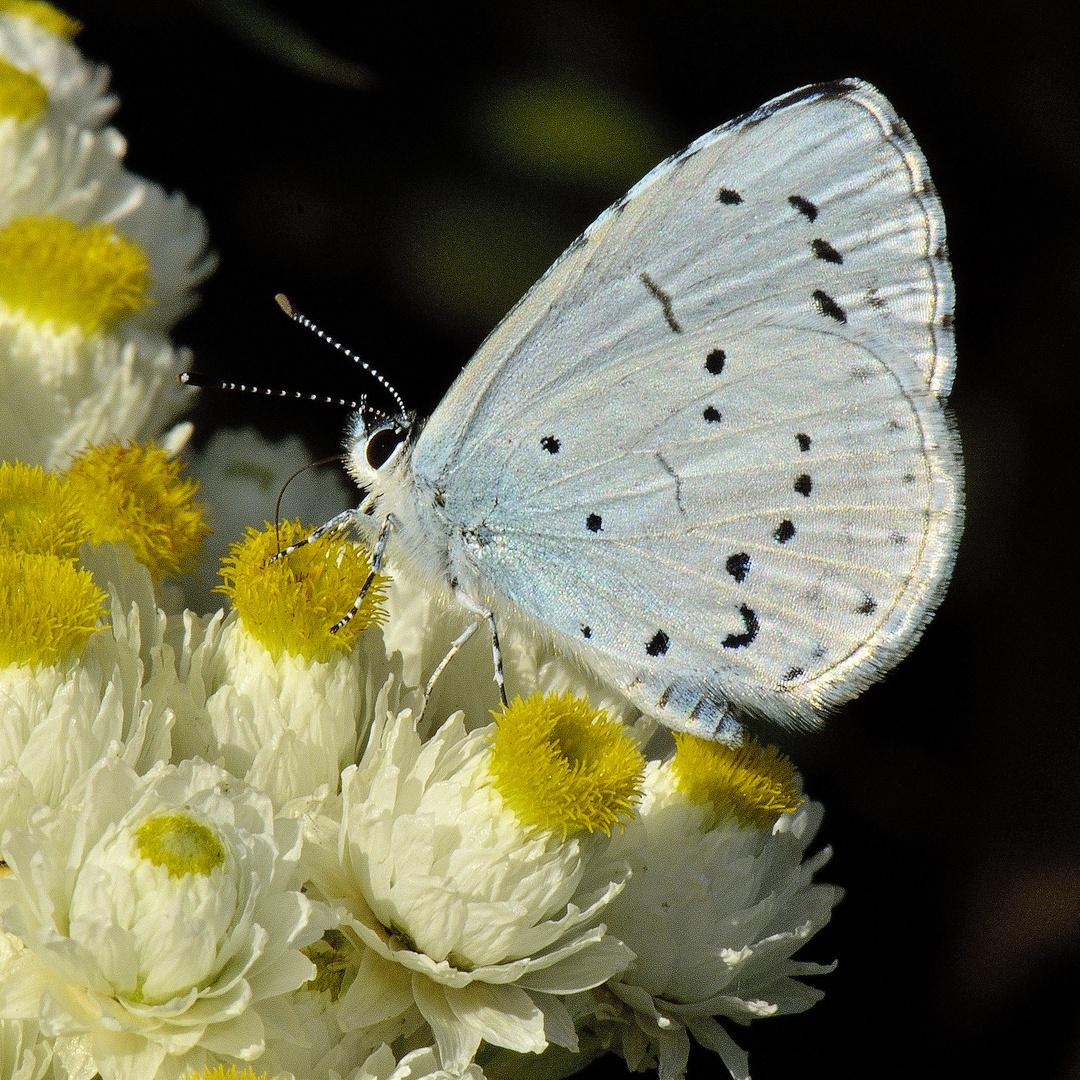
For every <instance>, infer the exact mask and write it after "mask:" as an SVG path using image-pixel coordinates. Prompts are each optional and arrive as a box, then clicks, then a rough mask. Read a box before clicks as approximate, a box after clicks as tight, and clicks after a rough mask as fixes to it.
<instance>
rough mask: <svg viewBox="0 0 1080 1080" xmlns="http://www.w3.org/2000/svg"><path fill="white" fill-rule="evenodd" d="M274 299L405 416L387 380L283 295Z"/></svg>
mask: <svg viewBox="0 0 1080 1080" xmlns="http://www.w3.org/2000/svg"><path fill="white" fill-rule="evenodd" d="M274 299H275V300H276V301H277V305H278V307H279V308H281V310H282V311H284V312H285V314H286V315H288V316H289V318H290V319H292V321H293V322H295V323H299V324H300V325H301V326H302V327H303V328H304V329H305V330H310V331H311V332H312V333H313V334H314V335H315V336H316V337H317V338H321V339H322V340H323V341H325V342H326V344H327V345H330V346H332V347H333V348H335V349H337V351H338V352H339V353H341V354H342V355H343V356H347V357H348V358H349V359H350V360H351V361H352V362H353V363H354V364H359V365H360V366H361V367H362V368H363V369H364V370H365V371H366V372H367V373H368V374H369V375H370V376H371V377H372V378H373V379H374V380H375V381H376V382H377V383H378V384H379V385H380V386H381V387H382V388H383V389H384V390H386V392H387V393H388V394H389V395H390V396H391V397H392V398H393V399H394V401H395V402H396V403H397V407H398V414H399V415H400V416H405V415H406V414H407V412H408V410H407V409H406V408H405V402H404V401H402V400H401V395H400V394H399V393H398V392H397V391H396V390H395V389H394V387H393V386H392V385H391V383H390V381H389V380H388V379H386V378H385V377H384V376H383V375H381V374H380V373H379V372H378V371H376V370H375V368H373V367H372V366H371V365H370V364H369V363H368V362H367V361H366V360H361V359H360V357H359V356H357V355H356V353H354V352H353V351H352V350H351V349H348V348H346V347H345V346H344V345H342V344H341V342H340V341H337V340H335V339H334V338H332V337H331V336H330V335H329V334H328V333H326V331H325V330H323V329H322V328H321V327H319V326H316V324H315V323H313V322H312V321H311V320H310V319H309V318H308V317H307V316H306V315H304V314H302V313H301V312H299V311H297V310H296V309H295V308H294V307H293V306H292V304H291V303H290V302H289V298H288V297H287V296H286V295H285V294H284V293H278V294H277V295H276V296H275V297H274Z"/></svg>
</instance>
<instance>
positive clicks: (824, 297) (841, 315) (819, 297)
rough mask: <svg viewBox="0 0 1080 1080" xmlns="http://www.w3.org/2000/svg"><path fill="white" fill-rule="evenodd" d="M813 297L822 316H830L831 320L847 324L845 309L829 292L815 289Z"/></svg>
mask: <svg viewBox="0 0 1080 1080" xmlns="http://www.w3.org/2000/svg"><path fill="white" fill-rule="evenodd" d="M811 295H812V296H813V298H814V301H815V302H816V303H817V306H818V310H819V311H820V312H821V314H822V315H828V316H829V318H830V319H835V320H836V321H837V322H842V323H846V322H847V314H846V313H845V311H844V309H843V308H842V307H841V306H840V305H839V304H838V303H837V302H836V301H835V300H834V299H833V298H832V297H831V296H830V295H829V294H828V293H827V292H824V291H823V290H821V289H815V290H814V291H813V293H812V294H811Z"/></svg>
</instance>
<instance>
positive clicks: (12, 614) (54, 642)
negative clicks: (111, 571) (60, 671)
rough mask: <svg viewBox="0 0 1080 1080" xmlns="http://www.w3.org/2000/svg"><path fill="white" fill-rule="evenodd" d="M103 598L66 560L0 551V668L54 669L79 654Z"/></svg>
mask: <svg viewBox="0 0 1080 1080" xmlns="http://www.w3.org/2000/svg"><path fill="white" fill-rule="evenodd" d="M104 614H105V593H104V592H102V590H101V589H99V588H98V587H97V586H96V585H95V584H94V579H93V578H92V577H91V576H90V573H89V571H87V570H84V569H82V568H81V567H78V566H76V565H75V563H74V562H72V561H71V560H70V559H62V558H59V557H57V556H56V555H40V554H35V553H28V552H25V551H13V550H11V549H3V548H0V667H6V666H8V665H9V664H31V665H37V664H53V663H55V662H56V661H57V660H59V659H60V658H61V657H63V656H64V655H66V654H67V653H69V652H72V651H76V650H78V649H81V648H82V647H83V645H85V644H86V641H87V639H88V638H89V637H90V635H91V634H92V633H93V632H94V631H95V630H96V629H97V624H98V620H99V619H100V618H101V617H102V616H103V615H104Z"/></svg>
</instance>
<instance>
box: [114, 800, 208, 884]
mask: <svg viewBox="0 0 1080 1080" xmlns="http://www.w3.org/2000/svg"><path fill="white" fill-rule="evenodd" d="M135 843H136V844H137V845H138V848H139V854H140V855H141V856H142V857H143V858H144V859H149V860H150V862H152V863H153V864H154V866H164V867H165V869H166V870H168V871H169V875H170V877H175V878H181V877H183V876H184V875H185V874H202V875H203V876H204V877H205V876H207V875H209V874H210V873H211V872H212V871H214V870H216V869H217V868H218V867H219V866H221V864H222V863H223V862H224V861H225V848H224V847H223V846H222V844H221V841H220V840H219V839H218V838H217V835H216V834H215V833H214V830H213V829H211V828H210V827H209V826H208V825H204V824H203V823H202V822H201V821H193V820H192V819H191V818H189V817H188V816H187V815H186V814H159V815H158V816H157V817H152V818H147V820H146V821H144V822H143V823H142V825H140V826H139V828H138V830H137V831H136V833H135Z"/></svg>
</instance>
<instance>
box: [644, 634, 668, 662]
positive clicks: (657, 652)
mask: <svg viewBox="0 0 1080 1080" xmlns="http://www.w3.org/2000/svg"><path fill="white" fill-rule="evenodd" d="M669 645H671V638H669V637H668V636H667V634H665V633H664V631H663V630H657V631H656V633H655V634H653V636H652V639H651V640H649V641H647V642H646V643H645V651H646V652H647V653H648V654H649V655H650V656H663V655H664V653H666V652H667V651H668V646H669Z"/></svg>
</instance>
